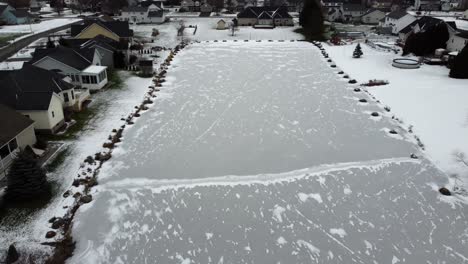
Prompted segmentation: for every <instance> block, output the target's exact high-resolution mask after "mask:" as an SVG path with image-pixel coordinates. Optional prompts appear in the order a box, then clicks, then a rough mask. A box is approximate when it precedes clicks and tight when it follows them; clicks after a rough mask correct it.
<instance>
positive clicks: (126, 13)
mask: <svg viewBox="0 0 468 264" xmlns="http://www.w3.org/2000/svg"><path fill="white" fill-rule="evenodd" d="M165 19H166V18H165V16H164V11H163V9H162V8H160V7H158V6H156V5H150V6H146V7H145V6H131V7H125V8H123V9H122V14H121V15H120V20H122V21H129V22H132V23H138V24H149V23H154V24H160V23H164V21H165Z"/></svg>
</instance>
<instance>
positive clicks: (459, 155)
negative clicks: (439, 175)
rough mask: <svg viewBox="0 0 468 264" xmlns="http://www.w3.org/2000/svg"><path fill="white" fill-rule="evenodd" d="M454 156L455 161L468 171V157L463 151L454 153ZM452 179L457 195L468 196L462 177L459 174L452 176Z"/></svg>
mask: <svg viewBox="0 0 468 264" xmlns="http://www.w3.org/2000/svg"><path fill="white" fill-rule="evenodd" d="M453 156H454V158H455V161H456V162H458V163H460V164H461V165H463V166H464V167H466V168H467V169H468V157H467V156H466V154H465V153H464V152H461V151H455V152H454V153H453ZM451 177H452V178H453V179H454V187H453V191H454V192H455V193H458V194H461V195H464V196H468V191H467V190H466V189H465V188H464V187H463V182H462V181H461V180H460V175H459V174H452V175H451Z"/></svg>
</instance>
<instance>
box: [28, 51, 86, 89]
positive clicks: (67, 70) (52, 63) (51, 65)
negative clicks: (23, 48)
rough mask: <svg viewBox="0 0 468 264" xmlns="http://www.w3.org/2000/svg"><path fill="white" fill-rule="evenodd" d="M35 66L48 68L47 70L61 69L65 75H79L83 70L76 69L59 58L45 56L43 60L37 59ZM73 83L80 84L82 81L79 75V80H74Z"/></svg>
mask: <svg viewBox="0 0 468 264" xmlns="http://www.w3.org/2000/svg"><path fill="white" fill-rule="evenodd" d="M34 66H37V67H39V68H42V69H46V70H49V71H55V70H60V71H61V72H62V73H63V74H65V75H77V76H79V75H80V73H81V71H79V70H77V69H75V68H72V67H70V66H68V65H66V64H63V63H61V62H59V61H57V60H54V59H52V58H50V57H45V58H43V59H42V60H39V61H37V62H36V63H34ZM72 83H73V84H78V85H80V84H81V82H80V80H79V77H78V80H76V79H75V80H73V81H72Z"/></svg>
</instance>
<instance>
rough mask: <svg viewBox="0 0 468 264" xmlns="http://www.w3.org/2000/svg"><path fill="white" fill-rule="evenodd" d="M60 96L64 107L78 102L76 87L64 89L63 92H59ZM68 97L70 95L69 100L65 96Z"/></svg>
mask: <svg viewBox="0 0 468 264" xmlns="http://www.w3.org/2000/svg"><path fill="white" fill-rule="evenodd" d="M58 96H59V97H60V100H61V101H62V105H63V107H73V106H74V105H75V103H76V97H75V89H70V90H66V91H62V92H61V93H59V94H58ZM67 97H68V101H67V100H65V98H67Z"/></svg>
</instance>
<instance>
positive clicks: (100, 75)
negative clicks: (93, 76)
mask: <svg viewBox="0 0 468 264" xmlns="http://www.w3.org/2000/svg"><path fill="white" fill-rule="evenodd" d="M105 79H106V71H103V72H101V73H100V74H99V81H100V82H102V81H104V80H105Z"/></svg>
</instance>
